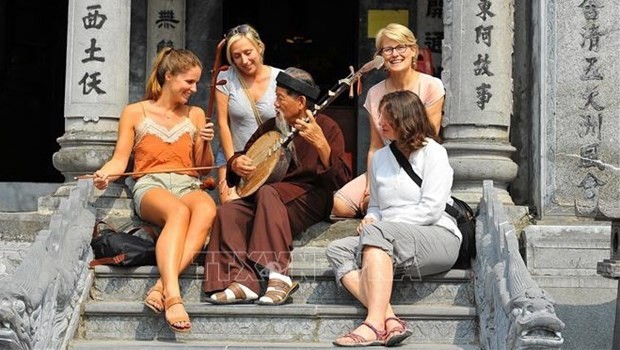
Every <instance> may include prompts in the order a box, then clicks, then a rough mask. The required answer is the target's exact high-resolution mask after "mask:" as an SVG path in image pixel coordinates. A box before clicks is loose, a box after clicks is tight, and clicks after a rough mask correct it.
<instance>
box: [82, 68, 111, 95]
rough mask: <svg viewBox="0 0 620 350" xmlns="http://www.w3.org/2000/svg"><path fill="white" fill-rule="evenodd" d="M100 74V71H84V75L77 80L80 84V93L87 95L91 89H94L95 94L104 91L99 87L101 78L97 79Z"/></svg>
mask: <svg viewBox="0 0 620 350" xmlns="http://www.w3.org/2000/svg"><path fill="white" fill-rule="evenodd" d="M100 75H101V73H100V72H95V73H92V74H88V73H84V76H83V77H82V79H80V81H79V85H82V95H88V94H90V93H91V91H93V90H95V92H96V93H97V95H102V94H105V93H106V92H105V91H103V90H102V89H101V88H99V84H101V79H99V76H100Z"/></svg>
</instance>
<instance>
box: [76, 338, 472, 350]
mask: <svg viewBox="0 0 620 350" xmlns="http://www.w3.org/2000/svg"><path fill="white" fill-rule="evenodd" d="M333 348H337V347H336V346H334V345H332V343H331V342H291V343H284V342H283V343H280V344H278V343H274V342H260V341H258V340H254V341H247V342H242V341H232V340H229V341H219V342H218V341H208V340H203V341H191V340H190V341H187V340H184V341H180V342H171V341H158V340H153V341H143V340H135V341H118V340H109V341H83V340H82V341H74V342H73V343H72V344H70V345H69V350H110V349H126V350H132V349H139V350H142V349H158V350H165V349H184V350H204V349H206V350H216V349H221V350H236V349H239V350H240V349H243V350H254V349H333ZM398 348H399V349H413V350H479V349H480V347H479V346H477V345H453V344H415V343H412V342H405V343H403V344H402V345H400V346H399V347H398Z"/></svg>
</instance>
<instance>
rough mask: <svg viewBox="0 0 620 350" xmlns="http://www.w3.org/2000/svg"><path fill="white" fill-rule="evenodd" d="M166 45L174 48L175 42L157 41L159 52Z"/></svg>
mask: <svg viewBox="0 0 620 350" xmlns="http://www.w3.org/2000/svg"><path fill="white" fill-rule="evenodd" d="M165 47H172V48H174V43H173V42H172V40H161V41H160V42H158V43H157V52H159V51H161V50H162V49H163V48H165Z"/></svg>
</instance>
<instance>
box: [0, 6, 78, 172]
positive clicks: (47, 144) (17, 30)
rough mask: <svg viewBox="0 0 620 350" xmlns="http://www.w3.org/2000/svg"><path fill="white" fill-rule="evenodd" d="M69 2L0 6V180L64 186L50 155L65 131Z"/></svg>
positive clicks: (54, 150) (57, 147) (58, 147)
mask: <svg viewBox="0 0 620 350" xmlns="http://www.w3.org/2000/svg"><path fill="white" fill-rule="evenodd" d="M67 8H68V1H67V0H58V1H48V0H33V1H2V2H1V4H0V106H2V111H3V112H2V116H3V122H4V123H5V127H4V128H3V137H2V138H0V139H1V140H2V143H1V144H0V148H1V149H2V153H3V156H4V157H3V158H2V166H1V167H0V182H63V180H64V177H63V176H62V174H61V173H60V172H59V171H58V170H56V168H54V165H53V164H52V155H53V154H54V152H56V151H58V150H59V149H60V146H59V145H58V143H57V142H56V139H57V138H58V137H60V136H62V135H63V133H64V119H63V117H64V112H63V109H64V94H65V90H64V86H65V61H66V60H65V57H66V50H67V48H66V41H67Z"/></svg>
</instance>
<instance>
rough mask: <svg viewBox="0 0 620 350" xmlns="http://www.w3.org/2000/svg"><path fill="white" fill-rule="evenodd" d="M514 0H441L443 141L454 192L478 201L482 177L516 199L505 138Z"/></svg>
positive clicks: (504, 196) (505, 200)
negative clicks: (442, 22)
mask: <svg viewBox="0 0 620 350" xmlns="http://www.w3.org/2000/svg"><path fill="white" fill-rule="evenodd" d="M513 12H514V11H513V0H475V1H472V0H444V26H445V27H444V46H443V52H442V60H443V62H442V66H443V68H444V70H443V72H442V80H443V82H444V84H445V87H446V102H445V107H444V112H445V114H444V118H443V136H444V139H445V143H444V146H445V147H446V149H447V150H448V154H449V157H450V164H451V165H452V167H453V168H454V185H453V193H454V194H456V196H458V197H459V198H461V199H463V200H465V201H467V202H470V203H478V202H479V201H480V198H481V196H482V181H483V180H493V184H494V185H495V187H496V190H497V194H498V197H499V199H500V200H501V201H502V202H503V203H505V204H514V203H513V201H512V198H511V197H510V195H509V194H508V191H507V186H508V184H510V182H511V181H512V180H514V179H515V177H516V175H517V170H518V168H517V164H516V163H515V162H513V161H512V160H511V158H510V157H511V154H512V153H513V152H514V151H515V148H514V147H513V146H512V145H511V144H510V142H509V140H508V135H509V128H510V116H511V113H512V102H513V101H512V52H513V36H514V32H513Z"/></svg>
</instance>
